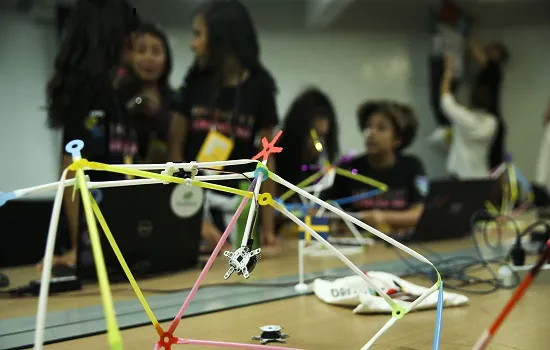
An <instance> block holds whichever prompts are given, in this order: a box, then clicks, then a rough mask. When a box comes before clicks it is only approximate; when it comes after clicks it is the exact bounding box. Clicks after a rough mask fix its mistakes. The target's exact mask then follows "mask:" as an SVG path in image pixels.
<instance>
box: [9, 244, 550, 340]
mask: <svg viewBox="0 0 550 350" xmlns="http://www.w3.org/2000/svg"><path fill="white" fill-rule="evenodd" d="M295 245H296V244H295V242H287V243H286V244H285V250H284V252H283V253H282V254H280V255H279V256H277V257H276V258H275V257H268V258H265V259H263V260H262V261H261V262H260V264H259V266H258V268H257V270H255V271H254V273H253V277H251V280H254V279H265V278H269V277H276V276H280V275H292V274H296V272H297V271H296V266H297V265H296V256H297V255H296V248H295ZM429 246H430V247H431V248H433V249H435V250H437V251H438V252H444V251H452V250H456V249H460V248H468V247H470V246H471V241H470V240H468V239H466V240H459V241H448V242H444V243H436V244H431V245H429ZM395 258H396V257H395V254H394V253H393V252H392V251H391V250H389V249H388V248H385V247H384V246H382V245H381V244H377V245H376V246H374V247H370V248H368V249H367V250H366V251H365V253H364V254H363V255H361V256H358V257H356V258H354V259H352V260H353V261H354V262H356V263H365V262H378V261H389V260H394V259H395ZM340 266H342V263H341V262H340V261H338V260H336V259H333V258H308V259H307V260H306V271H318V270H321V269H324V268H331V267H340ZM226 268H227V265H226V264H225V261H224V260H223V259H222V258H219V259H218V261H217V263H215V264H214V266H213V268H212V270H211V273H210V274H209V276H208V277H207V279H206V280H205V283H214V282H215V283H217V282H220V281H222V280H223V278H222V276H223V273H224V272H225V270H226ZM3 272H5V273H7V274H8V275H9V276H10V278H11V279H12V282H13V285H18V284H25V283H27V282H28V280H29V279H30V278H33V277H35V276H34V275H35V274H36V272H35V271H34V270H33V269H32V268H18V269H11V270H4V271H3ZM197 274H198V271H189V272H186V273H181V274H177V275H173V276H168V277H161V278H157V279H155V280H147V281H142V282H141V283H140V286H141V287H143V288H147V287H149V288H153V287H154V288H165V289H176V288H185V287H190V286H191V285H192V283H193V282H194V280H195V278H196V276H197ZM240 279H242V277H240V276H235V277H233V278H232V279H231V280H230V282H235V281H240ZM415 281H418V282H419V281H420V280H415ZM423 284H424V285H426V286H429V283H423ZM113 294H114V298H115V300H127V299H130V298H134V296H133V292H132V291H131V290H130V289H129V287H128V286H124V285H117V286H113ZM511 294H512V291H507V290H501V291H498V292H496V293H493V294H490V295H469V296H470V297H471V304H470V305H469V306H465V307H460V308H454V309H452V308H447V309H445V310H444V318H443V331H442V337H441V339H442V340H441V349H442V350H454V349H457V350H459V349H460V350H462V349H471V348H472V345H473V344H474V343H475V341H476V340H477V339H478V337H479V335H480V334H481V333H482V331H483V330H484V329H485V328H486V327H487V326H488V325H489V324H490V323H491V322H492V321H493V320H494V318H495V317H496V315H497V314H498V312H499V311H500V310H501V309H502V307H503V305H504V304H505V303H506V301H507V300H508V298H509V297H510V295H511ZM549 299H550V288H548V287H547V286H544V285H534V286H533V287H532V288H531V289H529V291H528V292H527V294H526V295H525V297H524V298H523V300H522V301H521V302H520V304H519V305H518V306H517V308H516V309H515V310H514V311H513V313H512V314H511V315H510V317H509V318H508V319H507V320H506V322H505V323H504V325H503V326H502V328H501V330H500V332H499V333H498V335H497V336H496V338H495V339H494V340H493V342H492V344H491V346H490V347H489V349H495V350H498V349H503V350H504V349H522V350H543V349H544V350H546V349H548V347H549V345H548V344H550V332H548V330H549V326H548V325H550V315H549V314H548V311H546V310H548V309H549V307H550V301H549ZM99 303H100V300H99V296H98V293H97V287H95V286H87V287H86V288H85V289H84V290H83V291H81V292H78V293H74V294H72V295H71V294H64V295H63V296H57V297H51V298H50V301H49V311H59V310H65V309H70V308H74V307H83V306H90V305H98V304H99ZM35 313H36V299H11V300H0V318H2V319H6V318H12V317H20V316H28V315H32V314H35ZM388 319H389V315H383V316H366V315H354V314H352V312H351V309H346V308H341V307H336V306H330V305H327V304H324V303H323V302H321V301H320V300H318V299H317V298H316V297H315V296H303V297H297V298H292V299H288V300H283V301H276V302H271V303H266V304H262V305H256V306H250V307H245V308H240V309H235V310H230V311H224V312H218V313H213V314H208V315H203V316H197V317H191V318H185V319H183V320H182V321H181V322H180V326H179V328H178V330H177V331H176V336H179V337H185V338H192V339H208V340H218V341H234V342H251V341H250V337H251V336H252V335H259V332H260V331H259V329H258V327H259V326H261V325H266V324H280V325H282V326H283V327H284V330H285V331H286V332H288V333H290V339H289V341H288V345H287V347H293V348H303V349H313V350H316V349H321V350H322V349H327V350H333V349H334V350H339V349H360V348H361V347H362V346H363V345H364V344H365V343H366V342H367V341H368V340H369V339H370V338H371V337H372V336H373V335H374V334H375V333H376V331H378V330H379V329H380V327H381V326H382V325H383V324H384V323H385V322H386V321H387V320H388ZM434 324H435V312H434V311H423V312H418V313H411V314H409V315H406V316H405V317H404V318H403V319H401V320H399V321H398V322H397V323H396V324H395V325H394V326H393V327H392V328H391V329H390V330H389V331H388V332H386V334H384V335H383V336H382V337H381V338H380V340H379V341H378V343H377V344H376V345H375V346H374V347H373V349H388V350H391V349H401V350H405V349H409V350H413V349H419V350H420V349H421V350H424V349H431V344H432V338H433V329H434ZM163 327H164V328H166V327H167V325H166V324H163ZM122 335H123V338H124V345H125V347H124V348H125V349H132V350H134V349H136V350H137V349H152V348H153V345H154V343H155V341H157V340H158V336H156V333H155V331H154V330H153V327H152V326H150V327H141V328H135V329H131V330H126V331H123V332H122ZM281 346H283V347H284V345H281ZM46 348H47V349H67V350H69V349H70V350H74V349H82V350H92V349H93V350H97V349H108V346H107V343H106V336H105V335H99V336H93V337H88V338H82V339H78V340H74V341H68V342H65V343H59V344H53V345H49V346H46ZM199 348H203V349H206V348H205V347H193V346H184V345H176V346H174V349H199Z"/></svg>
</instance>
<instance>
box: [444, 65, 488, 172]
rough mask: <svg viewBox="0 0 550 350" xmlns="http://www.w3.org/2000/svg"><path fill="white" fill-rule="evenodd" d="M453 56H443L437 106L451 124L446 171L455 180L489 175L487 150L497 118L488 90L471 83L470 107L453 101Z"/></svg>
mask: <svg viewBox="0 0 550 350" xmlns="http://www.w3.org/2000/svg"><path fill="white" fill-rule="evenodd" d="M452 80H453V59H452V57H451V56H447V57H446V60H445V73H444V75H443V80H442V81H441V106H442V109H443V112H444V113H445V115H446V116H447V118H449V120H450V121H451V124H452V126H453V142H452V144H451V150H450V152H449V157H448V159H447V171H448V172H449V174H450V175H451V176H453V177H457V178H459V179H472V178H487V177H489V172H490V165H489V152H490V150H491V145H492V143H493V139H494V137H495V133H496V131H497V125H498V124H497V123H498V121H497V117H496V116H495V115H494V114H492V113H491V112H490V110H491V105H492V96H491V90H490V88H489V87H487V86H485V85H475V86H474V87H473V90H472V97H471V104H470V108H466V107H464V106H462V105H460V104H458V103H457V102H456V99H455V97H454V96H453V94H452V91H451V84H452Z"/></svg>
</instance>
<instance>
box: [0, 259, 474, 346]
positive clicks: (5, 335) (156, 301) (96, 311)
mask: <svg viewBox="0 0 550 350" xmlns="http://www.w3.org/2000/svg"><path fill="white" fill-rule="evenodd" d="M439 255H441V256H444V257H453V256H475V251H474V250H473V249H461V250H457V251H455V252H450V253H446V254H445V253H440V254H439ZM426 257H427V258H428V259H430V257H429V255H427V256H426ZM407 260H408V261H410V262H413V261H416V260H415V259H413V258H411V259H407ZM359 267H360V268H361V269H363V270H382V271H385V272H389V273H393V274H396V275H400V274H403V273H405V272H406V270H407V266H406V265H405V264H404V263H403V262H402V261H401V260H390V261H385V262H377V263H370V264H364V265H360V266H359ZM307 268H308V266H307V264H306V269H307ZM346 275H350V270H349V268H347V267H342V268H333V269H326V270H323V271H316V272H310V273H306V274H305V276H304V277H305V279H306V280H312V279H314V278H320V277H323V276H334V277H336V276H346ZM297 280H298V277H297V276H296V275H288V276H282V277H278V278H273V279H265V280H255V281H251V282H253V283H281V284H284V283H292V282H296V283H297ZM128 288H130V287H128ZM187 294H188V291H182V292H174V293H170V294H161V295H159V294H157V295H152V296H149V297H147V301H148V302H149V305H150V306H151V308H152V309H153V312H154V313H155V315H156V316H157V319H158V320H159V322H165V321H169V320H172V319H173V317H174V316H175V315H176V313H177V311H178V310H179V308H180V307H181V304H182V303H183V301H184V300H185V297H186V296H187ZM298 295H299V294H298V293H296V291H295V290H294V286H293V285H291V286H288V287H259V288H257V287H247V286H213V287H208V288H201V289H199V292H198V293H197V295H196V296H195V298H194V300H193V302H192V303H191V304H190V306H189V309H188V310H187V312H186V316H185V317H191V316H197V315H201V314H206V313H210V312H217V311H222V310H227V309H232V308H237V307H243V306H248V305H253V304H258V303H263V302H269V301H274V300H280V299H285V298H290V297H295V296H298ZM115 308H116V312H117V319H118V322H119V325H120V327H121V328H123V329H126V328H132V327H137V326H142V325H147V324H150V321H149V318H148V317H147V315H146V313H145V312H144V311H143V308H142V306H141V304H140V303H139V301H138V300H136V299H132V300H127V301H120V302H117V303H116V304H115ZM103 317H104V316H103V309H102V307H101V306H100V305H97V306H89V307H84V308H78V309H70V310H65V311H58V312H50V313H48V316H47V320H46V331H45V338H44V339H45V342H47V343H52V342H59V341H63V340H68V339H74V338H80V337H85V336H90V335H95V334H101V333H104V332H105V331H106V328H105V321H104V318H103ZM34 325H35V316H28V317H20V318H12V319H6V320H0V349H14V348H15V349H22V348H28V347H29V346H32V341H33V334H34Z"/></svg>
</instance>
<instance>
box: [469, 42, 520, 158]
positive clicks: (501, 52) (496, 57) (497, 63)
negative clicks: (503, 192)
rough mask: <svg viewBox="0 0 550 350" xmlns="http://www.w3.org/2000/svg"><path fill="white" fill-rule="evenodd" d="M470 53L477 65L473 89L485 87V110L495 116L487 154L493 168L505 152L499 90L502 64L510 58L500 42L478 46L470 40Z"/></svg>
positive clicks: (504, 125)
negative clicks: (491, 139) (486, 100)
mask: <svg viewBox="0 0 550 350" xmlns="http://www.w3.org/2000/svg"><path fill="white" fill-rule="evenodd" d="M469 47H470V53H471V54H472V57H473V58H474V60H475V61H476V62H477V64H478V65H479V72H478V73H477V77H476V80H475V86H474V90H477V91H479V90H481V89H486V90H487V93H488V95H489V96H488V98H489V105H488V109H487V111H488V112H489V113H490V114H491V115H493V116H495V117H496V120H497V131H496V135H495V137H494V139H493V141H492V144H491V150H490V153H489V155H488V157H489V166H490V167H491V168H495V167H497V166H498V165H500V164H501V163H503V162H504V155H505V153H506V124H505V122H504V119H503V117H502V111H501V91H502V82H503V79H504V65H505V64H506V63H507V62H508V60H509V59H510V54H509V52H508V49H507V48H506V47H505V46H504V45H503V44H501V43H497V42H494V43H489V44H487V45H486V46H485V47H482V46H480V45H479V44H478V43H477V42H476V41H475V40H472V39H471V40H470V43H469Z"/></svg>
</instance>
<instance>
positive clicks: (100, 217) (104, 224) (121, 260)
mask: <svg viewBox="0 0 550 350" xmlns="http://www.w3.org/2000/svg"><path fill="white" fill-rule="evenodd" d="M92 209H93V211H94V214H95V217H96V218H97V221H99V225H100V226H101V228H102V229H103V233H104V234H105V237H107V240H108V241H109V244H110V245H111V248H113V252H114V253H115V255H116V257H117V259H118V261H119V263H120V266H122V270H124V273H125V274H126V277H127V278H128V281H129V282H130V285H131V286H132V289H134V292H135V293H136V296H137V298H138V299H139V301H140V303H141V305H142V306H143V309H144V310H145V313H146V314H147V316H148V317H149V319H150V320H151V323H152V324H153V326H154V327H155V330H156V331H157V333H158V335H160V336H162V334H163V333H164V330H163V329H162V327H161V326H160V324H159V322H158V321H157V318H156V317H155V314H154V313H153V310H151V307H150V306H149V304H148V303H147V299H145V296H144V295H143V293H142V292H141V289H140V288H139V286H138V284H137V282H136V279H135V278H134V276H133V275H132V271H131V270H130V268H129V267H128V264H127V263H126V260H125V259H124V256H122V252H121V251H120V248H119V247H118V245H117V244H116V240H115V238H114V237H113V234H112V233H111V229H110V228H109V225H107V222H106V221H105V217H103V214H102V213H101V210H100V209H99V206H98V205H97V202H96V201H95V199H93V197H92Z"/></svg>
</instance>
